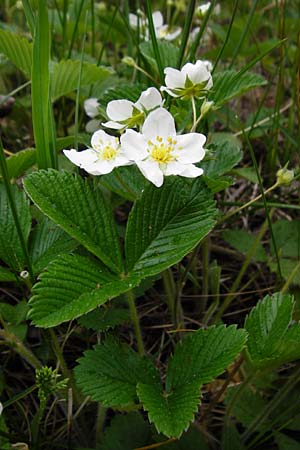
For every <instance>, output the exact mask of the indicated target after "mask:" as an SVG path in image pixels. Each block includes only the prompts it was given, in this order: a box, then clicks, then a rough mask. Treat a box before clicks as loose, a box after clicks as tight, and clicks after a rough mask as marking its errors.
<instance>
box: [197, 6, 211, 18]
mask: <svg viewBox="0 0 300 450" xmlns="http://www.w3.org/2000/svg"><path fill="white" fill-rule="evenodd" d="M210 4H211V3H210V2H207V3H203V4H202V5H199V6H198V8H197V9H196V13H197V14H198V15H199V16H201V17H203V16H205V14H206V13H207V11H208V10H209V8H210Z"/></svg>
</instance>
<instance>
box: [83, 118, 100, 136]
mask: <svg viewBox="0 0 300 450" xmlns="http://www.w3.org/2000/svg"><path fill="white" fill-rule="evenodd" d="M100 125H101V123H100V120H97V119H92V120H89V121H88V122H87V124H86V126H85V130H86V131H87V132H88V133H94V132H95V131H97V130H99V128H100Z"/></svg>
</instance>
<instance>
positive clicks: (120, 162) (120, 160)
mask: <svg viewBox="0 0 300 450" xmlns="http://www.w3.org/2000/svg"><path fill="white" fill-rule="evenodd" d="M132 164H134V162H133V161H129V159H128V158H127V157H126V156H124V155H117V156H116V157H115V166H116V167H119V166H131V165H132Z"/></svg>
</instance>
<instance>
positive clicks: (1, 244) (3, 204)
mask: <svg viewBox="0 0 300 450" xmlns="http://www.w3.org/2000/svg"><path fill="white" fill-rule="evenodd" d="M11 189H12V194H13V197H14V202H15V205H16V209H17V213H18V217H19V221H20V226H21V229H22V232H23V236H24V239H25V241H27V239H28V236H29V232H30V228H31V216H30V209H29V201H28V199H27V198H26V196H25V194H24V192H22V191H20V190H19V189H18V188H17V187H16V186H11ZM0 211H1V215H0V259H2V261H4V262H5V263H6V264H7V265H8V266H9V267H10V268H12V269H13V270H15V271H16V272H21V271H22V270H23V269H24V264H25V258H24V253H23V249H22V245H21V242H20V238H19V234H18V231H17V228H16V225H15V221H14V218H13V215H12V212H11V208H10V204H9V201H8V197H7V194H6V190H5V187H4V185H2V184H1V185H0Z"/></svg>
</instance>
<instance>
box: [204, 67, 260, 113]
mask: <svg viewBox="0 0 300 450" xmlns="http://www.w3.org/2000/svg"><path fill="white" fill-rule="evenodd" d="M213 81H214V86H213V88H212V90H211V92H210V95H209V100H213V101H214V102H215V104H216V106H218V107H219V106H221V105H223V104H224V103H226V102H228V101H229V100H231V99H233V98H234V97H238V96H240V95H242V94H244V93H245V92H248V91H250V90H251V89H253V88H255V87H258V86H264V85H265V84H266V83H267V82H266V80H265V78H263V77H262V76H261V75H258V74H257V73H251V72H246V73H242V74H240V73H239V72H236V71H235V70H225V71H223V72H219V73H217V74H215V75H214V77H213Z"/></svg>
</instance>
